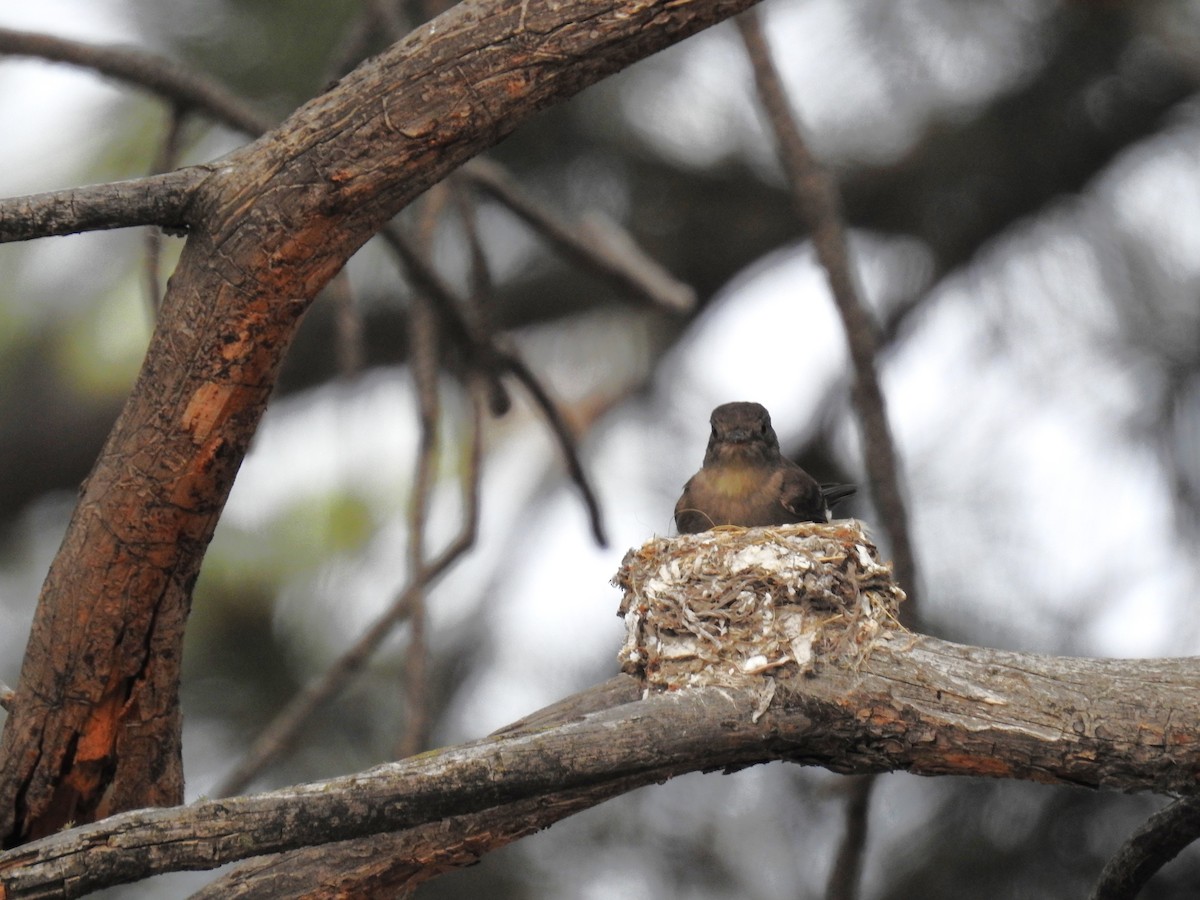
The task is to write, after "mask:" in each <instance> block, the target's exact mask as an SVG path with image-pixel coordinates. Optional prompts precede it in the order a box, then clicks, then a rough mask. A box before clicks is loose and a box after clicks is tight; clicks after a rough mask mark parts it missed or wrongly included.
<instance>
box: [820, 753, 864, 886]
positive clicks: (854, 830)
mask: <svg viewBox="0 0 1200 900" xmlns="http://www.w3.org/2000/svg"><path fill="white" fill-rule="evenodd" d="M874 786H875V776H874V775H856V776H851V777H850V778H849V779H847V781H846V787H847V797H846V830H845V832H843V834H842V843H841V845H840V846H839V847H838V855H837V859H835V860H834V863H833V869H832V870H831V871H830V873H829V882H828V884H827V885H826V887H825V900H855V898H856V897H857V896H858V893H859V882H860V879H861V878H862V865H863V851H864V850H865V849H866V846H867V820H868V813H869V812H870V806H871V789H872V788H873V787H874Z"/></svg>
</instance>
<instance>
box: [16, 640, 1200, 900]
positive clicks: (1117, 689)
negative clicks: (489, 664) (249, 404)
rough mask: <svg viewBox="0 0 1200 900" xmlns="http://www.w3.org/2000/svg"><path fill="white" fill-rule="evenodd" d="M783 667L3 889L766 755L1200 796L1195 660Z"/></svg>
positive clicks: (218, 818)
mask: <svg viewBox="0 0 1200 900" xmlns="http://www.w3.org/2000/svg"><path fill="white" fill-rule="evenodd" d="M773 671H774V672H775V673H776V674H775V681H776V685H777V689H776V692H775V700H774V702H773V703H772V705H771V707H770V708H769V709H768V711H767V712H766V714H765V715H763V716H761V717H760V718H759V719H758V721H757V722H755V721H753V719H754V714H755V709H756V707H757V706H758V705H759V702H760V690H759V687H758V686H759V685H761V684H762V677H761V676H748V677H747V686H746V687H745V688H724V687H706V688H687V689H682V690H679V691H673V692H664V693H653V694H651V695H650V696H648V697H646V698H645V699H644V700H639V701H636V702H633V703H626V704H623V705H619V706H616V707H613V708H611V709H606V710H602V711H599V712H594V713H590V714H588V715H585V716H583V717H582V718H573V719H568V720H567V721H563V722H562V723H561V724H558V725H555V726H551V727H529V728H523V729H518V730H516V731H515V732H513V733H501V734H499V735H497V736H493V737H489V738H485V739H483V740H480V741H476V742H473V743H469V744H464V745H461V746H459V747H454V748H448V749H444V750H441V751H436V752H431V753H427V754H422V755H421V756H418V757H414V758H412V759H408V760H403V761H401V762H398V763H390V764H387V765H384V766H379V767H376V768H374V769H370V770H367V771H365V772H362V773H359V774H357V775H353V776H348V777H344V778H335V779H331V780H329V781H325V782H320V783H317V784H312V785H304V786H300V787H294V788H288V789H286V790H281V791H273V792H271V793H267V794H259V795H255V796H250V797H240V798H234V799H231V800H221V801H205V802H199V803H195V804H193V805H191V806H188V807H182V808H179V809H174V810H142V811H137V812H131V813H125V814H122V815H119V816H115V817H113V818H112V819H110V820H108V821H105V822H101V823H96V824H92V825H86V826H82V827H80V828H76V829H72V830H70V831H67V832H63V833H61V834H57V835H54V836H52V837H49V838H46V839H44V840H41V841H38V842H36V843H33V844H30V845H28V846H25V847H22V848H19V849H17V850H13V851H10V852H8V853H5V854H3V855H0V886H2V887H3V889H4V891H5V892H6V893H5V894H4V896H5V897H6V898H7V900H16V898H22V897H39V898H45V897H76V896H80V895H81V894H83V893H86V892H87V891H89V890H95V889H97V888H100V887H103V886H105V885H110V884H116V883H122V882H128V881H132V880H136V879H140V878H144V877H148V876H150V875H153V874H158V873H162V872H167V871H178V870H182V869H196V868H212V867H215V866H218V865H221V864H222V863H225V862H229V861H231V860H235V859H243V858H247V857H249V856H254V855H261V854H264V853H271V852H277V851H282V850H289V849H294V848H297V847H301V846H310V845H317V844H325V843H330V842H335V841H344V840H348V839H351V838H355V837H361V836H364V835H370V834H377V833H381V832H385V831H397V830H401V829H409V828H415V827H419V826H422V825H426V824H429V823H433V822H437V821H439V820H445V819H447V818H448V817H452V816H471V815H476V814H483V813H485V812H486V813H487V816H488V817H489V821H490V820H491V819H490V817H492V816H501V815H503V811H504V810H503V808H504V807H505V806H507V805H508V804H513V803H522V802H524V801H528V800H531V799H533V798H536V797H547V798H560V797H562V796H563V795H564V794H569V793H571V792H576V791H584V790H592V789H596V792H597V793H596V795H593V796H598V795H600V794H607V795H610V796H611V795H612V793H615V792H617V791H620V790H628V789H629V788H630V787H632V786H636V785H639V784H650V783H653V782H656V781H662V780H665V779H667V778H670V777H674V776H676V775H679V774H682V773H684V772H689V771H696V770H712V769H714V768H718V767H724V768H726V769H727V770H729V769H737V768H741V767H744V766H747V765H753V764H755V763H759V762H765V761H768V760H789V761H792V762H798V763H802V764H806V765H821V766H825V767H827V768H830V769H833V770H834V771H837V772H843V773H850V772H858V773H865V772H879V771H887V770H893V769H900V770H907V771H910V772H915V773H917V774H925V775H948V774H954V775H989V776H995V777H1005V778H1020V779H1026V780H1031V781H1038V782H1061V783H1067V784H1074V785H1079V786H1085V787H1092V788H1098V787H1105V788H1112V789H1118V790H1124V791H1135V790H1152V791H1193V790H1195V778H1194V775H1193V774H1192V773H1193V772H1195V771H1196V770H1197V768H1198V767H1200V745H1197V743H1196V742H1195V741H1194V740H1193V735H1192V734H1191V730H1190V729H1189V728H1187V727H1184V726H1177V725H1174V724H1172V723H1173V722H1190V721H1195V718H1196V707H1197V704H1198V703H1200V701H1198V700H1197V696H1198V695H1197V691H1196V684H1197V680H1198V679H1200V670H1198V662H1197V660H1195V659H1160V660H1093V659H1070V658H1056V657H1043V656H1035V655H1032V654H1019V653H1011V652H1006V651H999V650H989V649H984V648H978V647H966V646H961V645H957V644H951V643H948V642H945V641H939V640H936V639H933V638H928V637H923V636H919V635H910V634H907V633H896V632H890V633H889V632H885V633H883V634H880V635H878V636H877V638H876V643H875V646H874V648H873V649H872V651H871V653H870V655H869V656H868V657H867V658H866V659H865V660H864V661H862V663H861V665H860V666H858V667H857V670H856V667H854V666H852V665H847V666H834V665H832V664H825V665H823V666H822V667H821V668H820V669H818V671H817V672H816V673H815V674H807V675H803V674H795V673H794V672H789V671H787V670H786V669H775V670H773ZM613 696H615V697H618V698H619V697H620V693H619V692H618V693H617V694H615V695H613ZM531 807H532V809H533V810H535V812H534V813H533V815H534V816H535V822H536V821H538V819H537V816H538V815H539V813H537V812H536V810H537V809H539V808H540V807H539V805H538V804H531V806H526V807H524V809H526V810H528V809H530V808H531ZM473 821H474V822H475V824H476V825H478V823H479V821H480V820H478V819H476V820H473ZM444 835H445V833H443V836H444ZM485 843H486V842H485ZM477 849H480V848H479V847H477Z"/></svg>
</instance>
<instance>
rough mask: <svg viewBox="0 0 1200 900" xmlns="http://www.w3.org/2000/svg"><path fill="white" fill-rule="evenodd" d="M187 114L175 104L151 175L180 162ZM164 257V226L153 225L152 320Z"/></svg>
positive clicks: (149, 254) (149, 263)
mask: <svg viewBox="0 0 1200 900" xmlns="http://www.w3.org/2000/svg"><path fill="white" fill-rule="evenodd" d="M185 118H187V113H186V112H185V111H184V110H183V109H181V108H180V107H179V106H172V107H171V110H170V118H169V119H168V121H167V131H166V133H165V134H164V135H163V140H162V144H160V145H159V148H158V153H157V154H156V155H155V157H154V163H153V164H152V167H151V168H152V170H151V173H150V174H151V175H158V174H160V173H162V172H168V171H170V170H171V169H174V168H175V164H176V163H177V162H178V161H179V144H180V139H181V138H182V136H183V120H184V119H185ZM161 256H162V229H160V228H159V227H158V226H156V225H152V226H150V227H149V228H147V229H146V299H147V306H148V308H149V309H150V315H151V320H152V321H153V319H156V318H158V304H159V303H160V302H161V300H162V285H161V284H160V283H159V277H158V276H159V271H158V270H159V262H160V259H161Z"/></svg>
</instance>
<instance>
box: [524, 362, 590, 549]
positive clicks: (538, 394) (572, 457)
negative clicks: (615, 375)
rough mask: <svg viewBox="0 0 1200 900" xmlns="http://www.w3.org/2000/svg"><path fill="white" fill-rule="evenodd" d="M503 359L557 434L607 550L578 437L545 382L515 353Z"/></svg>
mask: <svg viewBox="0 0 1200 900" xmlns="http://www.w3.org/2000/svg"><path fill="white" fill-rule="evenodd" d="M502 359H503V360H504V362H505V365H506V367H507V369H508V371H509V372H510V373H511V374H512V376H513V377H514V378H516V379H517V381H518V382H520V384H521V386H522V387H524V388H525V390H526V391H528V392H529V396H530V397H531V398H532V399H533V402H534V403H536V404H537V406H538V408H539V409H540V410H541V411H542V415H543V416H545V417H546V424H548V425H549V426H550V431H551V432H553V434H554V437H555V438H556V439H557V440H558V446H559V449H560V450H561V451H562V455H563V461H564V462H565V463H566V465H567V474H568V475H569V476H570V478H571V480H572V481H573V482H575V486H576V487H577V488H579V493H580V495H581V496H582V497H583V505H584V508H586V509H587V514H588V525H589V526H590V527H591V529H592V539H593V540H595V542H596V543H597V544H598V545H600V546H601V547H607V546H608V535H607V534H606V533H605V529H604V517H603V515H602V514H601V512H600V501H599V500H597V499H596V494H595V492H594V491H593V490H592V485H591V482H590V481H589V480H588V477H587V473H586V472H585V471H584V469H583V463H582V462H580V460H579V448H578V447H577V446H576V445H575V435H574V434H572V433H571V428H570V426H569V425H567V421H566V419H564V418H563V416H562V413H561V412H560V411H559V409H558V405H557V404H556V403H555V402H554V399H553V398H552V397H551V396H550V394H549V393H548V392H547V391H546V388H545V387H544V386H543V385H542V383H541V381H539V380H538V377H537V376H536V375H534V374H533V372H532V371H531V370H530V368H529V366H527V365H526V364H525V360H523V359H521V357H519V356H517V355H516V354H515V353H502Z"/></svg>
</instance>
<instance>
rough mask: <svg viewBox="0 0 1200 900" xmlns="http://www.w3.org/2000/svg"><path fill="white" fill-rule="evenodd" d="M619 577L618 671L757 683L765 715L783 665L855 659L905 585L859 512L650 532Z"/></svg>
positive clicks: (884, 623) (794, 670)
mask: <svg viewBox="0 0 1200 900" xmlns="http://www.w3.org/2000/svg"><path fill="white" fill-rule="evenodd" d="M613 583H614V584H615V585H616V586H617V587H619V588H621V590H622V591H623V592H624V598H623V599H622V601H621V607H620V611H619V615H622V616H624V618H625V630H626V635H625V644H624V646H622V648H621V652H620V655H619V658H620V661H621V669H622V671H625V672H628V673H630V674H632V675H635V676H637V677H639V678H641V679H642V680H643V681H644V683H645V685H646V689H647V690H648V691H649V690H659V691H662V690H677V689H680V688H684V687H693V686H700V685H722V686H728V687H738V688H752V689H758V690H760V698H761V702H760V708H759V712H758V715H760V714H761V713H762V712H763V711H765V709H766V707H767V705H768V704H769V703H770V700H771V696H772V695H773V694H774V691H775V677H776V676H777V675H789V676H794V675H801V674H807V673H812V672H815V671H816V670H817V668H818V666H819V665H820V664H821V663H823V662H828V663H838V664H841V665H849V666H857V665H858V664H859V663H861V661H862V660H863V659H865V658H866V655H867V654H868V653H870V650H871V646H872V644H873V643H874V641H875V639H876V637H877V636H878V635H879V634H880V633H881V632H883V631H885V630H890V631H895V630H901V626H900V624H899V622H898V621H897V618H896V614H897V610H898V608H899V605H900V602H901V601H902V600H903V599H904V592H903V591H901V590H900V588H899V587H898V586H897V585H896V583H895V581H894V580H893V578H892V570H891V567H890V566H889V565H887V564H885V563H883V562H881V561H880V559H879V552H878V551H877V550H876V548H875V545H874V544H872V543H871V541H870V539H869V538H868V537H867V534H866V532H865V531H864V530H863V527H862V525H861V523H859V522H858V521H857V520H854V519H843V520H838V521H835V522H830V523H828V524H826V523H816V522H805V523H801V524H797V525H780V526H776V527H768V528H738V527H734V526H724V527H720V528H715V529H713V530H711V531H705V532H702V533H701V534H685V535H680V536H679V537H675V538H655V539H653V540H650V541H648V542H647V543H645V544H643V545H642V546H641V547H640V548H637V549H634V550H630V551H629V552H628V553H626V554H625V558H624V560H622V562H621V568H620V570H619V571H618V572H617V574H616V576H615V577H614V578H613ZM756 718H757V715H756Z"/></svg>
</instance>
